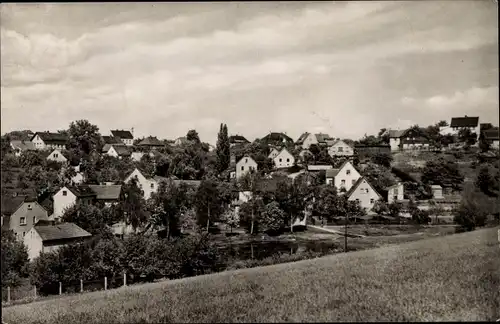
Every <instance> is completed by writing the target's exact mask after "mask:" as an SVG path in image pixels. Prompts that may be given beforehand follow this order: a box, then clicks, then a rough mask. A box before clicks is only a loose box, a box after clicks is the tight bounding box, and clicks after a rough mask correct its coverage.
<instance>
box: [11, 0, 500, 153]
mask: <svg viewBox="0 0 500 324" xmlns="http://www.w3.org/2000/svg"><path fill="white" fill-rule="evenodd" d="M497 39H498V11H497V4H496V3H495V2H494V1H489V0H486V1H443V2H438V1H411V2H403V1H397V2H387V1H383V2H375V1H370V2H336V3H333V2H307V3H306V2H304V3H301V2H289V3H283V2H281V3H279V2H274V3H273V2H254V3H208V2H206V3H163V4H160V3H155V4H147V3H135V4H134V3H122V4H111V3H108V4H97V3H80V4H50V5H49V4H23V5H19V4H1V78H2V79H1V115H2V116H1V127H2V133H5V132H8V131H11V130H16V129H19V130H20V129H31V130H33V131H43V130H53V131H55V130H57V129H65V128H67V127H68V125H69V123H70V122H71V121H73V120H77V119H88V120H89V121H90V122H92V123H94V124H97V125H98V126H99V128H100V130H101V133H103V134H107V133H109V130H110V129H111V128H113V129H114V128H119V129H130V128H132V127H134V128H135V135H136V136H145V135H149V134H151V135H155V136H158V137H160V138H169V139H174V138H176V137H179V136H184V135H185V134H186V133H187V131H188V130H189V129H196V130H197V131H198V133H199V134H200V137H201V139H202V140H203V141H206V142H209V143H215V141H216V136H217V132H218V130H219V125H220V123H221V122H224V123H227V125H228V129H229V133H230V134H242V135H244V136H246V137H247V138H248V139H249V140H254V139H255V138H257V137H259V138H260V137H263V136H265V135H266V134H267V133H268V132H269V131H283V132H286V133H287V134H288V135H289V136H291V137H292V138H294V139H297V137H298V136H299V135H300V134H301V133H302V132H305V131H309V132H320V131H321V132H326V133H329V134H330V135H332V136H334V137H341V138H344V137H348V138H353V139H357V138H359V137H361V136H363V134H365V133H368V134H370V133H376V132H377V131H378V130H379V129H380V128H382V127H392V128H397V127H398V126H399V127H401V128H404V127H408V126H411V125H412V124H415V123H418V124H421V125H428V124H430V123H434V122H436V121H438V120H440V119H446V120H448V121H449V120H450V118H451V117H453V116H463V115H465V114H467V115H469V116H479V117H480V121H481V122H486V121H491V122H493V123H494V124H498V119H499V112H498V111H499V110H498V108H499V107H498V104H499V103H498V94H499V92H498V42H497Z"/></svg>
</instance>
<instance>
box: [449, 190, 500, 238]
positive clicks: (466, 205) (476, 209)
mask: <svg viewBox="0 0 500 324" xmlns="http://www.w3.org/2000/svg"><path fill="white" fill-rule="evenodd" d="M493 204H494V203H493ZM493 204H492V202H491V201H488V199H487V197H486V196H485V195H484V194H483V193H481V192H478V191H476V190H474V188H466V189H465V190H464V192H463V194H462V200H461V202H460V205H459V206H458V207H457V208H456V209H455V210H454V211H453V214H454V217H453V221H454V222H455V224H458V225H460V226H461V227H462V228H463V229H465V230H467V231H472V230H474V229H475V228H476V227H479V226H484V225H485V224H486V220H487V217H488V215H489V214H491V209H492V206H491V205H493ZM497 204H498V203H497Z"/></svg>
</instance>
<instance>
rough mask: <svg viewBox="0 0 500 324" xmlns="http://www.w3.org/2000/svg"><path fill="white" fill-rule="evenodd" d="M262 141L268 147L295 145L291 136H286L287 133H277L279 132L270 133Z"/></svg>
mask: <svg viewBox="0 0 500 324" xmlns="http://www.w3.org/2000/svg"><path fill="white" fill-rule="evenodd" d="M260 141H261V142H262V143H264V144H265V145H268V146H272V145H275V146H276V145H277V146H282V145H288V144H293V140H292V139H291V138H290V136H288V135H286V134H285V133H277V132H270V133H269V134H267V135H266V136H264V137H262V138H261V139H260Z"/></svg>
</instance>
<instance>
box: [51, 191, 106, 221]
mask: <svg viewBox="0 0 500 324" xmlns="http://www.w3.org/2000/svg"><path fill="white" fill-rule="evenodd" d="M96 198H97V194H96V193H95V192H94V191H93V190H92V189H91V188H90V187H89V186H85V185H83V186H64V187H62V188H61V189H59V191H58V192H57V193H56V194H55V195H54V196H53V197H52V199H53V200H54V213H53V214H52V216H51V218H52V219H53V220H56V219H59V218H61V216H62V215H63V214H64V211H65V210H66V209H67V208H70V207H71V206H73V205H75V204H77V203H81V204H89V205H90V204H93V203H94V201H95V200H96Z"/></svg>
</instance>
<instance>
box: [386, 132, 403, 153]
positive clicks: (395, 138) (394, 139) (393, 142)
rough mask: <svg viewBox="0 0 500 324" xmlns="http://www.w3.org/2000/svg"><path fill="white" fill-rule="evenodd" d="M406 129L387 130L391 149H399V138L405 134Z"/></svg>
mask: <svg viewBox="0 0 500 324" xmlns="http://www.w3.org/2000/svg"><path fill="white" fill-rule="evenodd" d="M406 131H407V130H406V129H403V130H399V129H398V130H389V145H390V146H391V151H399V150H400V149H401V145H402V143H401V138H402V137H403V136H404V135H405V133H406Z"/></svg>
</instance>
